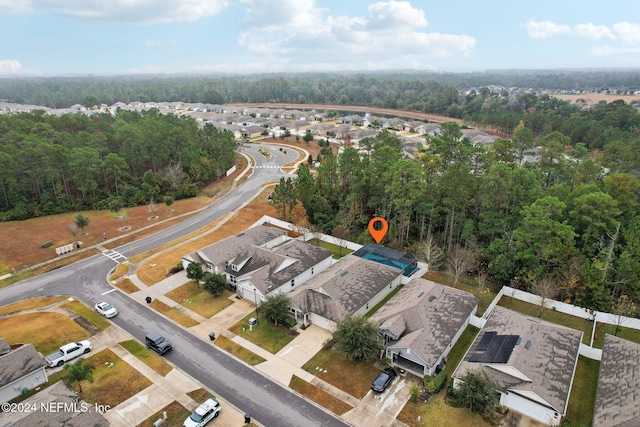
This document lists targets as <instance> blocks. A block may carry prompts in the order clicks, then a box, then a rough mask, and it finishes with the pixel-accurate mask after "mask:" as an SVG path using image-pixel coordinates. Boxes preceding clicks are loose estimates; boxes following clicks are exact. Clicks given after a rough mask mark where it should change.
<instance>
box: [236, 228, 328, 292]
mask: <svg viewBox="0 0 640 427" xmlns="http://www.w3.org/2000/svg"><path fill="white" fill-rule="evenodd" d="M332 259H333V254H332V253H331V251H329V250H327V249H324V248H322V247H320V246H315V245H312V244H310V243H305V242H301V241H299V240H293V239H292V240H287V241H285V242H283V243H280V244H278V245H276V246H273V247H271V248H263V247H259V246H247V247H245V248H244V249H243V250H242V251H241V252H240V253H239V254H238V255H237V256H236V257H234V258H233V259H230V260H229V262H228V263H227V267H226V269H225V274H226V276H227V282H228V283H230V284H232V285H234V286H235V288H236V290H237V292H238V296H240V297H245V298H250V299H251V300H252V301H255V302H256V303H259V302H260V301H262V300H263V298H264V297H265V296H267V295H269V294H272V293H289V292H291V291H293V290H294V289H296V288H297V287H298V286H300V285H302V284H303V283H305V282H306V281H307V280H309V279H310V278H312V277H314V275H316V274H318V273H320V272H321V271H323V270H325V269H326V268H328V267H329V266H330V265H331V263H332Z"/></svg>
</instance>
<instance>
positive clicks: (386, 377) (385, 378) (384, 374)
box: [371, 368, 398, 393]
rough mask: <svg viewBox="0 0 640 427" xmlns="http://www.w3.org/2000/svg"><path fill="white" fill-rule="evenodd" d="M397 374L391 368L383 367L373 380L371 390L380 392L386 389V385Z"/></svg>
mask: <svg viewBox="0 0 640 427" xmlns="http://www.w3.org/2000/svg"><path fill="white" fill-rule="evenodd" d="M397 376H398V373H397V372H396V371H395V369H393V368H385V369H384V370H383V371H381V372H380V375H378V378H376V379H375V380H373V384H371V390H373V391H375V392H377V393H382V392H383V391H385V390H386V388H387V387H389V385H390V384H391V383H392V382H393V380H394V379H395V378H396V377H397Z"/></svg>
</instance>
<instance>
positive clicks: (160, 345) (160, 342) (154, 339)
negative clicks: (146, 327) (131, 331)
mask: <svg viewBox="0 0 640 427" xmlns="http://www.w3.org/2000/svg"><path fill="white" fill-rule="evenodd" d="M144 342H145V344H146V345H147V348H150V349H151V350H153V351H155V352H156V353H158V354H165V353H166V352H167V351H169V350H171V349H172V347H171V343H170V342H169V341H167V340H165V339H164V337H163V336H162V335H160V334H159V333H157V332H149V333H148V334H147V336H145V337H144Z"/></svg>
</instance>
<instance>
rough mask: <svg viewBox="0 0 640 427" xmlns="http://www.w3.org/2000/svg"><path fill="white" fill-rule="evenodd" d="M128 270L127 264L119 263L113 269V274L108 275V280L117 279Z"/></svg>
mask: <svg viewBox="0 0 640 427" xmlns="http://www.w3.org/2000/svg"><path fill="white" fill-rule="evenodd" d="M128 272H129V264H125V263H120V264H118V265H116V269H115V270H114V271H113V274H112V275H111V277H109V280H117V279H119V278H120V277H122V276H124V275H125V274H127V273H128Z"/></svg>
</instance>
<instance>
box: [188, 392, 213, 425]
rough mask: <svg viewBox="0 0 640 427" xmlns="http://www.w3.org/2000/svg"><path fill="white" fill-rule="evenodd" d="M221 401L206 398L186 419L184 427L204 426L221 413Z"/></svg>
mask: <svg viewBox="0 0 640 427" xmlns="http://www.w3.org/2000/svg"><path fill="white" fill-rule="evenodd" d="M220 409H222V407H221V406H220V403H219V402H218V401H217V400H215V399H214V398H209V399H207V400H205V401H204V402H203V403H202V404H200V406H198V407H197V408H196V409H195V410H194V411H193V412H192V413H191V416H190V417H189V418H187V419H186V420H184V424H183V426H184V427H202V426H204V425H206V424H207V423H208V422H209V421H211V420H212V419H214V418H215V417H217V416H218V414H219V413H220Z"/></svg>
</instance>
